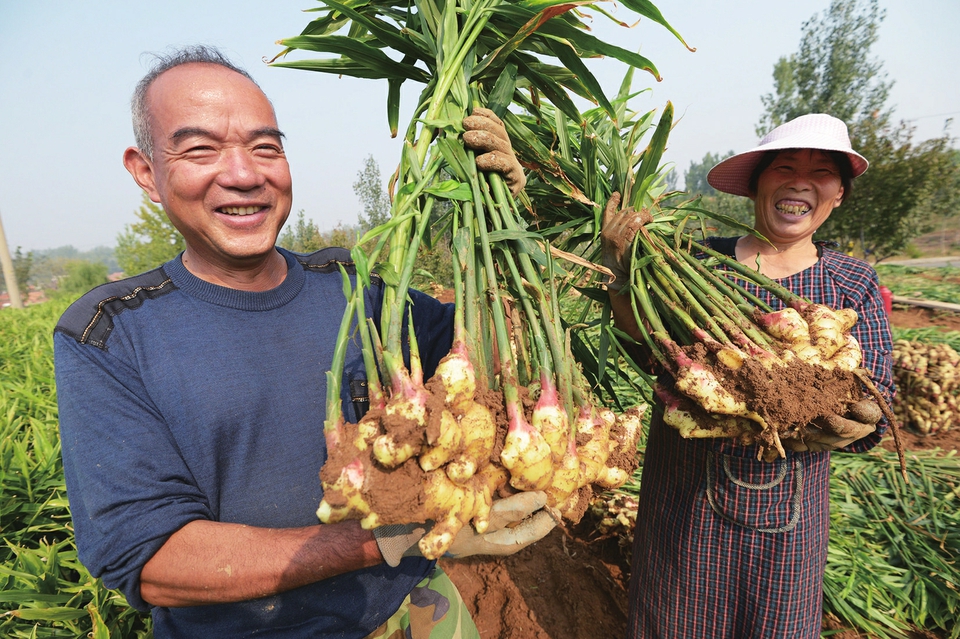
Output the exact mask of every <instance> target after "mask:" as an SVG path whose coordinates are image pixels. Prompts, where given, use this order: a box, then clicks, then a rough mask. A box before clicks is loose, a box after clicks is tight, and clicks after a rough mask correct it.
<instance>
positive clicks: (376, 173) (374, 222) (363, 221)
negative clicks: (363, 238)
mask: <svg viewBox="0 0 960 639" xmlns="http://www.w3.org/2000/svg"><path fill="white" fill-rule="evenodd" d="M353 192H354V193H356V194H357V197H358V198H360V204H361V205H362V206H363V212H362V213H360V214H359V215H358V216H357V220H358V221H359V223H360V231H361V232H362V233H366V232H367V231H369V230H370V229H372V228H374V227H377V226H380V225H381V224H383V223H384V222H386V221H387V220H389V219H390V197H389V196H388V195H387V192H386V191H385V190H384V188H383V182H382V181H381V180H380V167H379V165H377V161H376V160H374V159H373V156H372V155H368V156H367V159H365V160H364V161H363V169H362V170H360V171H357V181H356V182H354V183H353Z"/></svg>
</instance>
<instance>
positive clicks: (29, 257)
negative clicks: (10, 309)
mask: <svg viewBox="0 0 960 639" xmlns="http://www.w3.org/2000/svg"><path fill="white" fill-rule="evenodd" d="M31 268H33V251H30V252H28V253H27V254H26V255H24V254H23V251H22V250H21V249H20V247H19V246H18V247H17V250H16V251H14V253H13V276H14V277H15V278H16V279H17V288H18V289H20V298H21V299H22V301H23V302H24V303H26V301H27V297H28V296H29V295H30V293H29V288H28V287H29V285H30V269H31Z"/></svg>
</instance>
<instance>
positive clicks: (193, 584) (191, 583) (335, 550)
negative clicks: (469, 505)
mask: <svg viewBox="0 0 960 639" xmlns="http://www.w3.org/2000/svg"><path fill="white" fill-rule="evenodd" d="M382 561H383V557H382V556H381V554H380V551H379V549H378V548H377V542H376V540H375V539H374V537H373V533H372V532H371V531H369V530H363V529H362V528H360V524H359V522H356V521H348V522H344V523H341V524H336V525H329V526H319V525H318V526H308V527H304V528H277V529H274V528H256V527H253V526H244V525H241V524H228V523H220V522H213V521H203V520H197V521H192V522H190V523H189V524H187V525H186V526H184V527H183V528H181V529H180V530H178V531H177V532H175V533H174V534H173V535H171V536H170V538H169V539H168V540H167V542H166V543H165V544H164V545H163V546H161V547H160V550H158V551H157V552H156V554H154V556H153V557H152V558H151V559H150V561H148V562H147V563H146V565H145V566H144V567H143V571H142V572H141V574H140V594H141V596H142V597H143V599H144V600H145V601H147V602H148V603H150V604H152V605H155V606H166V607H178V606H197V605H203V604H214V603H228V602H233V601H244V600H247V599H256V598H258V597H266V596H269V595H274V594H277V593H280V592H284V591H286V590H290V589H293V588H298V587H300V586H304V585H307V584H310V583H314V582H316V581H320V580H323V579H328V578H330V577H333V576H335V575H339V574H342V573H345V572H350V571H352V570H359V569H360V568H365V567H368V566H374V565H376V564H378V563H380V562H382Z"/></svg>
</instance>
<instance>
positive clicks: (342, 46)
mask: <svg viewBox="0 0 960 639" xmlns="http://www.w3.org/2000/svg"><path fill="white" fill-rule="evenodd" d="M280 44H282V45H284V46H287V47H291V48H295V49H306V50H308V51H318V52H321V53H335V54H338V55H342V56H344V57H345V58H347V59H348V60H350V61H352V62H354V63H356V64H358V65H362V66H364V67H366V68H368V69H370V70H371V71H372V72H374V73H377V74H378V77H381V78H398V79H399V78H404V79H407V80H416V81H417V82H423V83H426V82H427V80H428V79H429V76H427V74H426V73H424V72H423V71H421V70H420V69H418V68H417V67H414V66H411V65H407V64H403V63H401V62H395V61H394V60H391V59H390V58H389V57H387V54H385V53H384V52H383V51H381V50H380V49H378V48H376V47H373V46H370V45H369V44H367V43H366V42H363V41H361V40H355V39H353V38H348V37H346V36H337V35H324V36H313V35H309V36H295V37H293V38H286V39H284V40H281V41H280ZM277 66H287V64H284V65H280V64H278V65H277ZM301 68H302V67H301Z"/></svg>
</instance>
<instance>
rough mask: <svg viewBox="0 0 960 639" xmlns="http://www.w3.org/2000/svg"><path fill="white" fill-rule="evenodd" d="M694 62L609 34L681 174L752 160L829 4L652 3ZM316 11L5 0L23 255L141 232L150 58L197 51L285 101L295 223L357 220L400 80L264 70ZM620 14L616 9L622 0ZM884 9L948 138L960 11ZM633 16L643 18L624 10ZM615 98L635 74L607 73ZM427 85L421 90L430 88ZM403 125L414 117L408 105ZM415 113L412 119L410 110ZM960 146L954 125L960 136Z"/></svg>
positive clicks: (891, 5)
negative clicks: (663, 123)
mask: <svg viewBox="0 0 960 639" xmlns="http://www.w3.org/2000/svg"><path fill="white" fill-rule="evenodd" d="M655 4H656V5H657V6H658V7H659V8H660V9H661V11H662V12H663V14H664V16H665V17H666V18H667V20H669V21H670V22H671V23H672V24H673V26H674V27H675V28H676V29H677V30H678V31H679V32H680V33H681V34H682V35H683V36H684V38H685V39H686V41H687V42H688V43H689V44H690V45H691V46H693V47H696V49H697V51H696V52H695V53H691V52H689V51H687V50H686V49H685V48H684V47H683V46H682V45H681V44H680V43H679V42H678V41H677V40H676V39H675V38H673V36H672V35H670V34H669V33H668V32H666V30H664V29H663V28H661V27H659V26H658V25H655V24H653V23H651V22H649V21H647V20H644V21H642V22H640V23H639V24H638V25H637V26H636V27H634V28H632V29H629V30H628V29H619V28H617V29H614V28H612V27H608V26H606V24H605V23H606V21H605V20H603V19H601V18H599V17H598V19H597V25H598V29H597V35H598V36H600V37H601V38H603V39H605V40H611V41H615V42H617V43H618V44H620V45H621V46H624V47H625V48H628V49H632V50H635V49H637V48H639V49H640V50H641V53H643V54H644V55H646V56H647V57H649V58H650V59H652V60H653V62H654V63H655V64H656V65H657V67H658V68H659V70H660V72H661V74H662V76H663V78H664V79H663V81H662V82H660V83H656V82H655V81H654V80H653V79H652V77H651V76H648V75H646V74H642V75H641V74H638V75H637V78H636V80H635V85H634V86H635V87H636V88H639V87H641V86H644V85H643V84H641V83H648V84H649V86H651V87H652V89H653V90H652V91H651V92H647V93H645V94H643V95H641V96H640V97H638V98H636V99H635V101H634V102H633V106H634V108H637V109H653V108H658V109H659V108H661V107H662V106H663V104H664V103H665V102H666V101H667V100H671V101H672V102H673V103H674V106H675V108H676V112H677V115H678V116H679V117H682V119H681V120H680V122H679V124H678V125H677V126H676V128H675V129H674V131H673V133H672V134H671V136H670V143H669V147H668V149H667V152H666V154H665V155H664V159H665V160H667V161H672V162H674V163H675V164H676V170H677V171H678V173H679V174H680V179H681V183H682V176H683V171H684V169H686V168H687V167H688V166H689V164H690V162H691V161H692V160H699V159H701V158H702V157H703V155H704V154H705V153H706V152H708V151H709V152H714V153H719V152H725V151H728V150H735V151H743V150H746V149H748V148H750V147H752V146H754V145H755V144H756V142H757V137H756V135H755V132H754V127H755V125H756V124H757V121H758V120H759V117H760V114H761V112H762V110H763V109H762V104H761V102H760V96H761V95H763V94H765V93H768V92H770V91H771V90H772V88H773V83H772V71H773V65H774V63H775V62H776V61H777V59H778V58H779V57H780V56H783V55H788V54H790V53H793V52H796V50H797V48H798V46H799V42H800V37H801V25H802V23H803V22H804V21H806V20H807V19H809V18H810V17H811V16H812V15H813V14H814V13H816V12H823V11H824V10H825V9H826V8H827V7H828V6H829V0H808V1H800V2H770V1H769V0H766V1H761V0H737V1H735V2H731V1H720V0H672V1H671V0H655ZM313 6H317V5H316V4H315V3H314V2H312V0H260V1H254V0H229V1H228V0H189V1H186V0H162V1H160V2H158V1H157V0H152V1H151V2H143V1H141V0H124V1H123V2H120V1H119V0H117V1H110V2H107V1H90V2H54V1H48V2H23V1H22V0H0V122H2V126H0V218H2V220H3V224H4V228H5V231H6V236H7V242H8V244H9V245H10V248H11V250H14V249H15V248H16V247H18V246H21V247H23V249H24V250H25V251H27V250H43V249H48V248H55V247H59V246H64V245H73V246H74V247H76V248H78V249H81V250H87V249H91V248H94V247H96V246H113V245H114V244H115V241H116V237H117V234H118V233H120V232H121V231H122V230H123V229H124V227H125V225H127V224H130V223H132V222H134V221H135V218H134V212H135V211H136V210H137V208H138V207H139V206H140V202H141V193H140V189H139V187H137V186H136V184H134V182H133V180H132V179H131V178H130V176H129V175H128V174H127V172H126V171H125V170H124V168H123V166H122V164H121V161H120V160H121V155H122V153H123V150H124V149H125V148H126V147H127V146H129V145H130V144H132V142H133V134H132V132H131V127H130V117H129V108H128V105H129V98H130V94H131V92H132V90H133V87H134V86H135V85H136V83H137V81H138V80H139V78H140V77H141V76H142V75H143V73H144V72H145V71H146V69H147V68H148V65H149V60H150V58H149V56H148V55H144V54H145V53H149V52H155V51H163V50H164V49H166V48H167V47H169V46H171V45H184V44H194V43H206V44H213V45H216V46H219V47H221V48H222V49H223V50H224V52H225V53H227V54H228V55H229V56H230V58H231V59H232V60H234V61H235V62H237V63H238V64H240V65H241V66H244V67H245V68H247V69H248V70H249V71H250V73H251V74H252V75H253V76H254V77H255V78H256V79H257V81H258V82H259V83H260V85H261V86H262V87H263V88H264V90H265V91H266V93H267V95H268V96H269V97H270V98H271V99H272V100H273V103H274V105H275V107H276V110H277V116H278V119H279V123H280V128H281V129H283V131H284V132H285V133H286V135H287V141H286V147H287V154H288V157H289V160H290V164H291V168H292V172H293V179H294V207H293V208H294V213H296V211H298V210H300V209H303V210H304V211H305V215H306V217H308V218H310V219H313V220H314V221H315V222H316V223H317V225H318V226H319V227H320V228H321V229H323V230H328V229H332V228H333V227H335V226H336V225H337V224H338V223H340V222H342V223H344V224H353V223H355V222H356V219H357V213H358V211H359V210H360V204H359V203H358V201H357V199H356V196H355V195H354V193H353V188H352V184H353V182H354V181H355V180H356V177H357V172H358V171H359V170H360V169H361V168H362V166H363V160H364V158H365V157H366V156H367V155H369V154H373V156H374V158H375V159H376V160H377V162H378V163H379V165H380V168H381V172H382V173H383V174H385V175H386V174H387V173H389V172H390V171H392V170H393V167H394V166H395V165H396V163H397V161H398V159H399V147H398V145H397V143H396V141H393V140H391V139H390V138H389V134H388V130H387V126H386V116H385V102H386V83H385V82H380V81H373V80H355V79H352V78H343V79H339V78H336V77H332V76H328V75H324V74H317V73H308V72H306V71H294V70H289V69H276V68H270V67H267V66H266V65H265V64H264V63H263V59H264V58H270V57H272V56H273V55H274V54H276V53H277V52H279V50H280V48H279V47H278V46H277V45H276V44H275V41H276V40H277V39H279V38H283V37H290V36H293V35H297V34H299V33H300V31H301V30H302V28H303V27H304V25H305V24H306V23H307V22H308V20H309V17H310V14H305V13H302V12H301V11H302V10H303V9H308V8H310V7H313ZM607 6H608V7H613V6H614V5H611V4H608V5H607ZM881 6H882V7H884V8H885V9H886V12H887V16H886V20H884V22H883V23H882V26H881V30H880V39H879V42H878V43H877V44H876V45H875V46H874V48H873V50H872V55H873V56H874V57H877V58H879V59H880V60H882V61H883V63H884V70H885V71H886V73H887V76H888V78H889V79H892V80H894V81H895V82H896V84H895V85H894V88H893V92H892V94H891V98H890V102H889V105H890V106H894V107H896V112H895V115H896V117H898V118H904V119H908V120H911V121H913V123H914V124H916V125H917V127H918V129H917V132H918V138H919V139H926V138H929V137H934V136H937V135H939V134H940V133H941V132H942V130H943V126H944V122H945V120H947V119H948V118H951V117H958V116H960V72H958V71H957V63H958V61H960V38H957V37H956V32H957V30H958V29H960V2H958V0H909V1H907V0H881ZM617 15H619V16H621V17H622V19H623V20H624V21H626V22H633V17H632V14H630V13H629V12H627V11H626V10H624V9H621V10H619V11H618V12H617ZM593 69H594V71H595V73H597V75H598V76H599V77H600V78H601V81H602V82H603V83H604V86H605V87H607V91H608V94H612V93H613V92H615V90H616V88H617V87H618V86H619V82H620V79H621V77H622V75H623V72H624V67H623V65H621V64H620V63H619V62H616V61H614V60H606V61H599V62H597V63H596V64H594V65H593ZM418 90H419V87H418V88H417V91H418ZM406 95H407V103H408V104H407V109H406V110H404V111H403V112H402V113H401V125H403V124H404V123H405V122H406V120H407V118H409V108H412V105H411V104H410V102H412V99H411V98H410V96H411V95H412V94H411V93H410V92H408V93H407V94H406ZM405 114H406V115H405ZM950 130H951V131H952V133H953V134H954V135H956V134H957V132H958V128H957V127H956V126H952V127H951V129H950Z"/></svg>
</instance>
